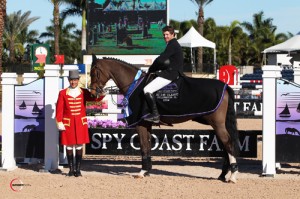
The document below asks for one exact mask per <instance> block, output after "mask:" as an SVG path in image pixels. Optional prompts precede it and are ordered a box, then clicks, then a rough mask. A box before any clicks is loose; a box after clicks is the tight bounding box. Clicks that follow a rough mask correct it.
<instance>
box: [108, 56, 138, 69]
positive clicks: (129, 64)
mask: <svg viewBox="0 0 300 199" xmlns="http://www.w3.org/2000/svg"><path fill="white" fill-rule="evenodd" d="M103 59H109V60H114V61H118V62H120V63H123V64H126V65H128V66H131V67H133V68H135V69H137V70H140V68H139V67H137V66H135V65H133V64H131V63H128V62H126V61H124V60H121V59H117V58H114V57H103Z"/></svg>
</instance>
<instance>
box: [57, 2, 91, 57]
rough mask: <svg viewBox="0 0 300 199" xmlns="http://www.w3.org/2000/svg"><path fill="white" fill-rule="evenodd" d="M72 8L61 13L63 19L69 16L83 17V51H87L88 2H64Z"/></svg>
mask: <svg viewBox="0 0 300 199" xmlns="http://www.w3.org/2000/svg"><path fill="white" fill-rule="evenodd" d="M64 2H65V3H67V4H68V5H69V6H70V7H69V8H67V9H65V10H63V12H62V13H61V16H62V18H66V17H68V16H81V17H82V27H81V28H82V29H81V51H82V52H85V51H86V11H87V7H86V6H87V1H86V0H64Z"/></svg>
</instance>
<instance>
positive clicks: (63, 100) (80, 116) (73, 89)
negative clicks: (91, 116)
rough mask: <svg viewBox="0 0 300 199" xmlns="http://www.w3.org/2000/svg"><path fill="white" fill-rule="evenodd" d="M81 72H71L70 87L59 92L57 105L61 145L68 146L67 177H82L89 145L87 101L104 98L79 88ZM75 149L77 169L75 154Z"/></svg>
mask: <svg viewBox="0 0 300 199" xmlns="http://www.w3.org/2000/svg"><path fill="white" fill-rule="evenodd" d="M79 78H80V76H79V71H78V70H70V71H69V77H68V80H69V84H70V85H69V87H68V88H66V89H63V90H61V91H60V92H59V95H58V99H57V104H56V123H57V128H58V130H59V131H60V133H61V140H60V144H62V145H65V146H66V153H67V159H68V166H69V169H70V170H69V173H68V174H67V176H75V177H78V176H82V174H81V172H80V165H81V160H82V148H83V144H86V143H89V142H90V139H89V133H88V122H87V117H86V108H85V105H86V101H101V100H102V99H103V97H104V96H101V97H99V98H95V97H92V96H91V93H90V92H89V91H88V90H87V89H84V88H80V87H79V86H78V83H79ZM74 148H75V151H76V153H75V167H74V160H73V157H74V154H73V149H74Z"/></svg>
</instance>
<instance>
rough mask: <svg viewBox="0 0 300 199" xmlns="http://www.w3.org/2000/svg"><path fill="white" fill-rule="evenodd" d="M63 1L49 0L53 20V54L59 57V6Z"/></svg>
mask: <svg viewBox="0 0 300 199" xmlns="http://www.w3.org/2000/svg"><path fill="white" fill-rule="evenodd" d="M62 2H63V0H51V3H52V4H53V19H54V53H55V55H59V34H60V32H59V29H60V28H59V18H60V17H59V6H60V4H61V3H62Z"/></svg>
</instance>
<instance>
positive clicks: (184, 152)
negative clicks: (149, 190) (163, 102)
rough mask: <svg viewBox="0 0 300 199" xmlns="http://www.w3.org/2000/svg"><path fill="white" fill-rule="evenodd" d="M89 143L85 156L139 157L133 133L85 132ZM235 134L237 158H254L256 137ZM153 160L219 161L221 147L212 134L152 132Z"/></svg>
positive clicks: (253, 134) (251, 132)
mask: <svg viewBox="0 0 300 199" xmlns="http://www.w3.org/2000/svg"><path fill="white" fill-rule="evenodd" d="M89 132H90V140H91V142H90V143H89V144H87V145H86V154H99V155H100V154H101V155H140V144H139V138H138V135H137V133H136V131H135V129H102V128H99V129H89ZM261 134H262V132H261V131H239V140H240V142H239V147H240V151H241V152H240V157H257V135H261ZM151 153H152V155H153V156H194V157H196V156H197V157H222V156H223V150H222V144H221V143H220V141H219V140H218V139H217V137H216V135H215V134H214V132H213V131H212V130H178V129H176V130H169V129H168V130H166V129H164V130H162V129H153V130H152V152H151Z"/></svg>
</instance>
